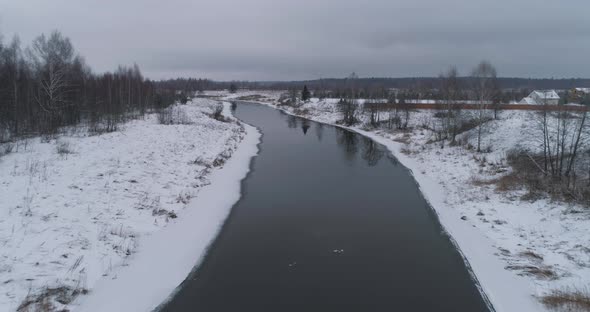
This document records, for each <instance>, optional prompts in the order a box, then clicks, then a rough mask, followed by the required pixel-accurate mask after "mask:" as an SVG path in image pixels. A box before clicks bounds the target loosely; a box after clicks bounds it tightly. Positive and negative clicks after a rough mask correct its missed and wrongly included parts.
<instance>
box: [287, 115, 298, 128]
mask: <svg viewBox="0 0 590 312" xmlns="http://www.w3.org/2000/svg"><path fill="white" fill-rule="evenodd" d="M298 119H299V118H297V117H295V116H293V115H287V127H289V128H292V129H294V128H297V121H298Z"/></svg>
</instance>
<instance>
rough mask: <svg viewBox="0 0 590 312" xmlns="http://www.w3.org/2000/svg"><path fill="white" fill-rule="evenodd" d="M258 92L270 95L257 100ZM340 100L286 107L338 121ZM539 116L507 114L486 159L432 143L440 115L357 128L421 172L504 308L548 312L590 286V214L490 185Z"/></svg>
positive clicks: (428, 193) (526, 141)
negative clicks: (405, 127)
mask: <svg viewBox="0 0 590 312" xmlns="http://www.w3.org/2000/svg"><path fill="white" fill-rule="evenodd" d="M255 94H261V95H263V97H260V98H256V97H253V95H255ZM215 95H217V96H220V97H222V98H226V99H236V98H244V96H247V97H248V98H252V99H255V101H258V102H260V103H263V104H267V105H271V106H273V107H277V106H276V103H277V99H278V96H279V95H280V93H278V92H262V93H261V92H256V91H246V92H240V93H237V94H226V95H224V94H219V93H218V94H215ZM336 102H337V100H330V99H328V100H323V101H319V100H317V99H312V101H311V102H310V103H305V104H303V105H302V106H300V107H298V108H296V109H294V108H292V107H288V106H280V107H279V108H280V109H282V110H284V111H286V112H288V113H290V114H296V115H300V116H302V117H306V118H309V119H312V120H315V121H320V122H324V123H327V124H336V122H337V121H338V120H340V119H341V113H340V112H339V111H338V109H337V107H336ZM533 114H534V113H533V112H520V111H516V112H502V113H501V115H500V118H499V119H498V120H494V121H492V122H490V123H489V124H488V125H486V131H485V134H484V137H483V140H482V141H483V142H484V146H485V147H488V146H489V149H490V151H491V152H489V153H486V154H478V153H475V152H474V151H470V150H467V149H465V148H464V147H463V146H455V147H451V146H448V145H446V146H445V147H444V148H441V147H440V144H436V143H432V142H434V141H435V140H434V134H433V133H432V132H431V131H430V130H427V129H425V127H423V125H428V124H429V123H433V122H436V118H435V117H434V112H433V111H414V112H412V116H411V119H410V126H411V127H410V128H411V129H412V130H411V131H409V132H405V131H404V132H400V131H390V130H386V129H367V128H365V127H363V125H359V126H355V127H351V128H350V129H351V130H353V131H356V132H359V133H361V134H363V135H366V136H368V137H371V138H373V139H374V140H376V141H378V142H379V143H381V144H383V145H385V146H387V147H388V148H389V149H390V150H391V152H392V153H393V154H394V155H395V156H396V158H398V159H399V160H400V162H401V163H402V164H404V165H405V166H406V167H407V168H409V169H410V170H411V171H412V172H413V174H414V177H415V179H416V181H417V182H418V184H419V185H420V188H421V189H422V192H423V194H424V196H425V197H426V198H427V200H428V201H429V202H430V203H431V205H432V207H433V209H434V210H435V211H436V213H437V214H438V216H439V218H440V221H441V224H442V225H443V227H444V228H445V230H446V231H447V232H448V233H449V234H450V236H451V238H452V239H453V240H454V241H455V242H456V244H457V245H458V248H459V250H460V251H461V252H462V254H463V255H464V257H465V258H466V260H467V262H468V264H469V265H470V266H471V269H472V271H473V272H474V274H475V275H476V277H477V279H478V281H479V283H480V285H481V287H482V289H483V291H484V292H485V294H486V296H487V297H488V298H489V299H490V301H491V302H492V303H493V305H494V307H495V309H496V310H497V311H543V310H546V308H545V307H544V306H543V305H541V304H540V303H539V300H538V298H539V297H540V296H543V295H545V294H547V293H548V292H550V291H551V290H555V289H565V288H568V287H575V288H578V289H584V288H585V287H586V286H587V285H588V282H589V281H590V252H589V250H590V249H588V246H587V244H588V241H590V234H589V231H587V228H588V226H587V223H588V219H589V217H588V213H587V212H584V211H586V210H585V209H584V208H583V207H578V206H576V205H570V204H565V203H562V202H552V201H550V200H548V199H538V200H536V201H532V202H531V201H528V200H523V199H522V198H521V197H522V195H523V194H525V191H524V190H522V189H514V190H510V191H507V192H498V191H497V190H496V187H495V185H494V184H493V183H485V181H492V180H493V179H495V178H498V177H501V176H502V175H503V174H505V173H506V172H509V170H510V168H509V166H508V165H507V164H506V159H505V158H506V152H507V151H508V150H510V149H512V148H515V147H519V146H525V147H531V146H533V145H535V144H536V143H535V142H536V141H535V140H534V135H535V134H534V131H536V130H535V126H536V123H535V118H534V115H533ZM363 118H364V117H361V119H363ZM364 121H366V120H364ZM461 139H462V140H467V141H468V142H471V141H472V140H473V139H474V136H473V133H471V132H467V133H464V134H463V135H462V136H461ZM571 211H576V212H581V213H570V212H571Z"/></svg>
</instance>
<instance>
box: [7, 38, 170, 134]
mask: <svg viewBox="0 0 590 312" xmlns="http://www.w3.org/2000/svg"><path fill="white" fill-rule="evenodd" d="M175 99H176V97H175V92H174V91H173V90H168V89H164V88H159V87H158V86H157V85H156V84H155V83H154V82H153V81H151V80H149V79H146V78H144V77H143V75H142V74H141V71H140V69H139V67H138V66H137V65H133V66H131V67H125V66H120V67H119V68H118V69H117V70H116V71H114V72H109V73H104V74H95V73H93V72H92V70H91V69H90V67H89V66H88V65H87V64H86V63H85V61H84V58H83V57H82V56H80V55H79V54H78V53H77V52H76V51H75V49H74V47H73V45H72V43H71V42H70V40H69V38H67V37H65V36H63V35H62V34H61V33H59V32H58V31H54V32H52V33H51V34H50V35H49V36H46V35H44V34H42V35H40V36H38V37H37V38H36V39H34V40H33V42H32V43H31V45H30V46H28V47H26V48H23V47H22V46H21V42H20V40H19V38H18V37H17V36H15V37H14V38H13V39H12V40H11V41H10V42H9V43H6V44H5V43H4V42H3V40H1V38H0V142H3V141H8V140H11V139H14V138H16V137H19V136H23V135H38V134H55V133H57V132H58V130H59V129H60V128H61V127H63V126H69V125H75V124H79V123H81V122H87V124H88V125H89V128H90V130H92V131H97V132H102V131H114V130H116V127H117V124H118V123H119V122H121V121H123V120H124V119H126V118H131V117H137V116H140V115H142V114H144V113H145V112H146V111H147V110H148V109H152V108H162V107H166V106H168V105H170V104H171V103H173V102H174V101H175Z"/></svg>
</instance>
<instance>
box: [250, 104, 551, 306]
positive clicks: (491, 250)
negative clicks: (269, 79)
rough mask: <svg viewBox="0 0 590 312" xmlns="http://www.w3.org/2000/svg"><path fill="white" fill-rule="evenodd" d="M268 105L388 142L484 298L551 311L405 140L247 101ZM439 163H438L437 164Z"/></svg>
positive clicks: (491, 302)
mask: <svg viewBox="0 0 590 312" xmlns="http://www.w3.org/2000/svg"><path fill="white" fill-rule="evenodd" d="M243 102H249V103H256V104H261V105H266V106H268V107H271V108H274V109H277V110H280V111H282V112H284V113H286V114H288V115H292V116H296V117H300V118H304V119H307V120H311V121H314V122H319V123H322V124H326V125H330V126H334V127H339V128H342V129H346V130H349V131H353V132H355V133H358V134H360V135H363V136H365V137H367V138H370V139H372V140H373V141H375V142H377V143H378V144H381V145H383V146H385V147H386V148H387V149H388V150H389V152H390V153H391V155H392V156H394V157H395V158H396V159H397V160H398V161H399V162H400V163H401V164H402V165H403V166H404V167H405V168H406V169H407V170H408V171H409V172H410V174H411V176H412V177H413V178H414V181H415V183H416V184H417V185H418V188H419V189H420V192H421V193H422V195H423V196H424V199H426V201H427V202H428V205H429V206H430V208H431V209H432V211H433V212H434V213H435V215H436V216H437V219H438V222H439V224H440V225H441V228H442V229H443V231H444V233H445V234H446V235H447V236H448V237H449V240H450V241H451V243H452V244H453V245H454V246H455V247H456V249H457V251H458V252H459V254H460V255H461V257H462V258H463V261H464V263H465V266H466V268H467V270H468V272H469V274H470V275H471V277H472V279H473V281H474V282H475V285H476V287H477V288H478V290H479V291H480V293H481V295H482V297H483V299H484V301H485V302H486V304H487V305H488V307H489V308H490V311H495V312H511V311H520V312H539V311H548V310H547V309H546V308H545V307H544V306H542V305H541V304H540V303H539V301H538V300H537V299H536V298H535V297H534V295H533V294H534V293H535V291H534V289H532V288H531V284H530V283H529V282H528V281H527V280H525V279H524V278H522V277H520V276H517V275H516V274H514V273H512V272H510V271H507V270H506V269H505V266H506V264H505V263H504V262H503V261H502V260H501V259H500V258H499V257H498V249H497V248H496V247H494V244H493V243H492V242H491V241H490V239H489V238H487V237H486V236H485V235H484V233H483V232H481V231H480V230H478V229H477V228H475V227H473V226H470V225H469V224H468V223H466V222H465V221H463V220H462V219H461V217H462V216H461V215H460V214H459V213H457V211H455V210H453V208H452V207H449V205H447V204H445V193H444V190H443V189H442V188H441V187H440V186H439V185H437V184H436V183H435V182H434V181H433V180H431V179H429V178H428V177H427V176H426V175H425V174H422V173H420V172H419V171H418V170H417V169H418V168H419V166H418V163H417V162H416V160H415V159H412V158H411V157H409V156H407V155H405V154H403V153H402V152H401V149H402V147H403V144H402V143H399V142H395V141H393V140H390V139H387V138H384V137H381V136H379V135H378V134H375V133H373V132H370V131H366V130H362V129H360V128H357V127H347V126H343V125H339V124H336V123H333V122H326V121H322V120H316V119H313V118H311V117H310V116H303V115H298V114H295V113H293V112H291V111H289V110H287V109H286V108H283V107H279V106H276V105H274V104H272V103H268V102H261V101H243ZM433 166H436V164H433Z"/></svg>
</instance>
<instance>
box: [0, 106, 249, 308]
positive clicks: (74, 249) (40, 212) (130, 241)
mask: <svg viewBox="0 0 590 312" xmlns="http://www.w3.org/2000/svg"><path fill="white" fill-rule="evenodd" d="M218 105H221V104H219V102H218V101H214V100H207V99H195V100H193V101H192V102H189V103H188V104H187V105H179V106H175V107H174V108H173V109H172V110H173V116H174V118H176V119H178V121H180V122H181V123H182V124H172V125H163V124H160V123H159V121H158V116H157V115H156V114H149V115H146V116H145V118H144V119H139V120H132V121H130V122H127V123H125V124H122V125H121V129H120V130H119V131H116V132H112V133H105V134H102V135H88V132H87V131H85V130H83V129H82V130H80V129H78V130H76V131H68V132H69V133H70V134H66V135H61V136H59V137H58V138H57V139H51V140H42V139H41V138H32V139H28V140H27V141H21V142H18V144H17V145H16V146H15V149H14V151H13V152H12V153H10V154H7V155H4V156H2V157H0V186H1V187H0V198H2V200H1V201H0V246H1V248H0V276H1V280H0V311H15V310H16V309H17V307H18V306H19V305H21V304H23V303H24V304H25V305H26V303H27V302H29V303H30V306H29V309H27V307H26V306H23V307H21V308H22V310H23V311H27V310H30V311H35V309H34V308H33V307H34V306H35V305H36V306H43V307H51V306H53V309H55V310H61V309H71V301H72V300H73V299H74V298H75V297H76V295H78V294H80V293H82V294H84V293H86V292H87V291H90V294H93V289H94V286H95V285H96V284H97V282H99V281H100V280H114V279H117V275H118V272H119V271H120V270H121V269H122V268H124V267H127V266H129V267H133V266H134V263H136V262H138V261H141V257H138V255H141V254H142V252H143V249H144V248H143V247H144V245H146V246H149V245H150V241H151V239H152V236H153V235H154V233H158V232H160V231H161V230H162V229H163V228H174V227H176V225H175V224H176V223H179V222H181V221H182V219H183V217H184V216H185V214H189V215H195V214H196V216H197V217H200V218H206V217H208V214H207V213H206V212H205V213H204V212H203V211H204V210H206V209H210V208H211V207H209V206H207V205H198V206H195V205H194V202H195V201H198V198H199V196H200V193H201V192H202V191H201V190H204V189H207V188H210V186H209V184H211V182H212V181H211V180H210V177H211V176H214V175H215V174H217V172H223V171H224V170H217V169H218V168H222V167H224V166H225V164H226V163H227V161H228V159H230V156H231V155H232V154H233V153H234V152H235V151H236V150H237V149H238V148H242V147H241V144H240V143H241V142H242V140H243V139H244V138H245V137H248V136H250V137H251V138H250V139H249V142H248V144H249V145H250V148H255V146H256V144H257V139H252V136H253V135H254V134H252V133H253V132H256V131H255V130H253V129H252V128H251V127H249V126H246V125H242V124H240V123H239V122H237V121H236V120H235V119H233V118H231V117H229V115H230V112H229V106H228V104H225V108H224V115H226V116H228V117H226V118H227V120H226V121H218V120H215V119H213V118H212V117H211V116H212V115H211V114H212V113H213V111H214V110H215V108H216V107H218ZM248 132H250V134H248ZM250 154H251V153H250ZM250 154H248V155H244V157H243V159H242V164H245V165H242V167H244V166H245V167H246V169H243V168H242V172H237V173H236V174H234V176H230V177H228V178H227V179H229V180H231V179H233V180H235V181H233V180H232V181H233V182H234V183H238V187H237V190H236V189H235V187H234V189H230V188H228V189H227V192H228V193H231V194H218V195H217V196H220V197H221V196H226V197H228V198H233V197H236V196H237V197H239V181H240V180H241V178H242V177H243V176H244V175H245V173H244V172H243V171H244V170H247V167H248V163H249V158H250V157H251V156H252V155H250ZM254 154H255V152H254ZM229 180H228V181H225V182H219V183H230V182H232V181H229ZM193 197H196V198H194V199H192V200H191V198H193ZM232 204H233V203H232ZM225 206H227V205H225ZM230 208H231V204H229V208H227V207H224V209H225V210H223V211H225V214H227V212H228V211H229V209H230ZM195 210H196V211H197V212H195ZM199 211H200V213H199ZM222 216H223V213H221V217H217V218H216V219H214V220H212V222H211V223H212V224H214V225H215V227H218V226H219V223H220V222H222V221H223V220H224V218H222ZM204 221H206V220H204ZM202 223H205V222H202ZM215 227H209V228H207V231H208V232H207V233H204V234H205V237H206V239H204V241H203V246H202V249H201V250H200V252H203V250H204V249H205V247H206V246H207V244H208V243H209V242H210V240H211V239H212V238H213V237H214V235H215V233H216V228H215ZM193 228H195V227H193ZM184 230H185V231H187V232H191V228H190V227H189V228H188V229H187V228H186V227H185V228H184ZM198 231H199V229H195V230H194V231H193V232H198ZM156 236H157V235H156ZM169 238H170V237H169ZM176 239H180V237H177V238H176ZM177 245H183V244H177ZM167 256H168V257H171V258H172V259H175V258H174V257H173V256H174V254H167ZM191 256H192V255H191ZM196 259H198V257H197V258H191V259H188V260H190V264H191V266H189V267H188V269H185V271H183V272H180V269H178V272H180V273H179V274H177V275H180V276H181V279H180V281H181V280H182V278H184V277H185V276H186V274H188V272H189V271H190V269H191V267H192V265H194V263H195V261H196ZM188 260H186V259H185V261H188ZM163 269H165V268H163ZM168 270H169V268H168ZM176 282H179V281H176ZM171 283H173V282H171ZM157 284H158V282H154V285H157ZM176 285H177V284H173V285H168V286H166V285H164V286H162V285H158V287H160V288H161V289H162V288H163V290H164V291H168V293H165V294H164V296H165V295H167V294H169V292H170V291H171V290H172V289H174V287H175V286H176ZM166 287H168V288H166ZM121 295H123V294H121ZM81 297H85V296H81ZM161 299H162V300H163V299H165V297H164V298H161Z"/></svg>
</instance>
